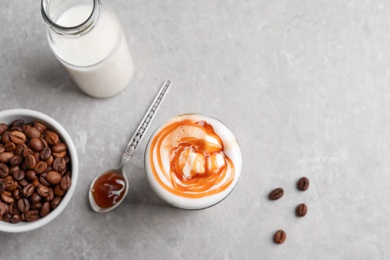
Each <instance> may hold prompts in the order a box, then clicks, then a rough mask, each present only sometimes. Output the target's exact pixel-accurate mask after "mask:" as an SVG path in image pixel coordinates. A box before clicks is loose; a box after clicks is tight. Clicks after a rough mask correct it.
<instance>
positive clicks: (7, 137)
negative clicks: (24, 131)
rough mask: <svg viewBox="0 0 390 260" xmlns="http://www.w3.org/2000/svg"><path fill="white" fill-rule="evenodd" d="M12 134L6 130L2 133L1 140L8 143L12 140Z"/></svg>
mask: <svg viewBox="0 0 390 260" xmlns="http://www.w3.org/2000/svg"><path fill="white" fill-rule="evenodd" d="M10 135H11V131H5V132H4V133H3V134H2V135H1V141H2V142H3V144H6V143H8V142H11V138H10Z"/></svg>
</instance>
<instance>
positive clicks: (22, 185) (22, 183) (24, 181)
mask: <svg viewBox="0 0 390 260" xmlns="http://www.w3.org/2000/svg"><path fill="white" fill-rule="evenodd" d="M27 184H28V181H27V180H26V179H21V180H20V181H19V185H20V186H21V187H24V186H26V185H27Z"/></svg>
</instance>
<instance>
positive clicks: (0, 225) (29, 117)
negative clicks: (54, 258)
mask: <svg viewBox="0 0 390 260" xmlns="http://www.w3.org/2000/svg"><path fill="white" fill-rule="evenodd" d="M16 119H23V120H24V121H25V122H26V123H31V122H33V121H38V122H41V123H43V124H45V125H46V126H47V127H48V128H49V129H51V130H54V131H55V132H56V133H57V134H59V136H60V138H61V140H62V141H63V142H64V143H65V144H66V145H67V146H68V152H69V156H70V162H71V179H72V185H71V187H70V189H69V190H68V191H67V193H66V194H65V196H64V197H63V198H62V200H61V203H60V204H59V205H58V207H57V208H55V209H54V210H53V211H51V212H50V213H49V214H48V215H47V216H45V217H43V218H40V219H38V220H36V221H32V222H24V221H21V222H19V223H17V224H12V223H7V222H4V221H0V231H3V232H9V233H19V232H25V231H30V230H33V229H37V228H40V227H42V226H44V225H46V224H48V223H49V222H50V221H52V220H53V219H55V218H56V217H57V216H58V215H59V214H61V212H62V211H63V210H64V209H65V207H66V206H67V205H68V203H69V201H70V199H71V198H72V195H73V193H74V191H75V189H76V183H77V179H78V174H79V163H78V158H77V152H76V147H75V146H74V144H73V141H72V139H71V138H70V136H69V134H68V133H67V132H66V130H65V129H64V128H63V127H62V126H61V125H60V124H59V123H58V122H57V121H56V120H54V119H53V118H51V117H49V116H48V115H45V114H43V113H41V112H38V111H34V110H30V109H10V110H4V111H1V112H0V123H6V124H10V123H12V122H13V121H15V120H16Z"/></svg>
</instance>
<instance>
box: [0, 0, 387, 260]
mask: <svg viewBox="0 0 390 260" xmlns="http://www.w3.org/2000/svg"><path fill="white" fill-rule="evenodd" d="M106 3H110V5H111V6H112V7H113V8H114V9H115V10H116V11H117V13H118V16H119V18H120V20H121V22H122V25H123V27H124V32H125V35H126V38H127V40H128V43H129V46H130V50H131V52H132V55H133V59H134V64H135V71H134V77H133V79H132V80H131V82H130V84H129V86H128V87H127V89H126V90H125V91H124V92H122V93H120V94H119V95H117V96H115V97H113V98H110V99H93V98H90V97H88V96H86V95H84V94H83V93H81V92H80V91H79V90H78V89H77V88H76V87H75V86H74V85H73V83H72V82H71V81H70V80H69V78H68V76H67V75H66V73H65V71H64V69H63V68H62V67H61V66H60V64H59V63H58V62H57V61H56V60H55V58H54V56H53V55H52V53H51V52H50V50H49V48H48V45H47V42H46V36H45V24H44V22H43V20H42V18H41V15H40V10H39V8H40V7H39V1H37V0H23V1H9V0H0V24H1V28H0V79H1V83H0V109H1V110H4V109H9V108H20V107H21V108H31V109H35V110H39V111H41V112H44V113H47V114H48V115H50V116H52V117H54V118H56V119H57V120H58V121H59V122H60V123H61V124H62V125H63V126H65V128H66V129H67V130H68V132H69V133H70V135H71V136H72V138H73V139H74V141H75V143H76V146H77V150H78V154H79V159H80V179H79V183H78V187H77V189H76V192H75V194H74V197H73V199H72V201H71V203H70V204H69V205H68V207H67V208H66V210H65V211H64V212H63V214H61V215H60V216H59V217H58V218H57V219H55V220H54V221H53V222H51V223H50V224H49V225H47V226H45V227H43V228H41V229H39V230H35V231H31V232H28V233H22V234H6V233H2V234H0V258H1V259H6V258H14V259H16V258H17V259H53V258H58V259H105V258H111V259H389V258H390V249H389V246H388V245H389V242H390V200H389V197H390V189H389V184H390V160H389V158H390V112H389V111H390V88H389V82H390V70H389V62H390V51H389V48H390V47H389V46H390V33H389V32H390V11H389V10H390V4H389V2H388V1H385V0H382V1H339V0H318V1H308V0H296V1H286V0H284V1H265V0H248V1H217V0H199V1H141V0H131V1H126V0H112V1H108V0H106ZM164 79H171V80H172V81H173V82H174V85H173V88H172V89H171V91H170V93H169V95H168V97H167V99H166V100H165V102H164V104H163V105H162V107H161V110H160V111H159V115H158V117H157V118H156V120H155V121H154V122H153V124H152V126H151V129H152V130H153V129H155V128H156V127H157V126H158V125H159V124H161V123H162V122H164V121H165V120H167V119H169V118H170V117H172V116H174V115H177V114H181V113H185V112H200V113H206V114H210V115H213V116H216V117H217V118H219V119H221V120H222V121H223V122H225V123H226V124H227V125H228V126H229V127H230V128H231V129H232V130H233V132H234V133H235V134H236V136H237V138H238V140H239V142H240V145H241V148H242V153H243V163H244V168H243V172H242V176H241V180H240V182H239V184H238V186H237V187H236V189H235V190H234V192H233V193H232V194H231V195H230V196H229V198H228V199H227V200H225V201H223V202H222V203H221V204H219V205H217V206H215V207H212V208H210V209H206V210H202V211H194V212H189V211H182V210H178V209H173V208H171V207H169V206H167V205H166V204H165V203H164V202H162V201H161V200H160V199H159V198H158V197H156V195H155V194H154V193H153V191H152V190H151V189H150V187H149V186H148V184H147V182H146V179H145V175H144V171H143V162H142V158H143V151H144V147H145V144H146V140H144V141H143V143H142V144H141V148H140V150H138V153H137V156H136V158H135V161H134V164H133V165H131V166H129V167H128V168H127V171H128V176H129V179H130V181H131V183H132V185H131V187H130V191H129V194H128V196H127V198H126V200H125V202H124V204H123V205H121V207H120V208H118V209H116V210H115V211H113V212H111V213H109V214H104V215H100V214H96V213H94V212H92V211H91V209H90V207H89V205H88V203H87V190H88V186H89V184H90V181H91V180H92V179H93V177H94V176H95V174H96V173H97V172H100V171H102V170H105V169H107V168H110V167H113V166H114V165H115V164H116V163H117V162H118V160H119V158H120V154H121V152H122V150H123V148H124V145H125V144H126V142H127V139H128V138H129V137H130V136H131V134H132V132H133V131H134V130H135V128H136V125H137V123H138V121H139V120H140V119H141V118H142V115H143V113H144V111H145V110H146V109H147V106H148V104H149V102H150V101H151V100H152V99H153V96H154V93H155V92H156V91H157V89H158V87H159V86H160V84H161V82H162V81H163V80H164ZM149 135H150V133H149V134H148V135H147V136H146V139H147V138H148V136H149ZM303 175H305V176H307V177H309V178H310V180H311V187H310V189H309V190H308V191H306V192H304V193H301V192H298V191H297V190H296V189H295V183H296V181H297V179H298V178H299V177H301V176H303ZM278 186H281V187H284V188H285V196H284V197H283V198H282V199H281V200H279V201H276V202H270V201H268V200H267V194H268V192H269V191H270V190H271V189H273V188H276V187H278ZM301 202H305V203H306V204H307V205H308V208H309V211H308V215H307V216H306V217H305V218H302V219H298V218H296V217H295V216H294V208H295V206H296V205H298V204H299V203H301ZM279 228H282V229H284V230H285V231H286V232H287V240H286V242H285V244H283V245H274V244H273V243H272V235H273V233H274V232H275V231H276V230H277V229H279Z"/></svg>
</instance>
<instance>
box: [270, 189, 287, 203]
mask: <svg viewBox="0 0 390 260" xmlns="http://www.w3.org/2000/svg"><path fill="white" fill-rule="evenodd" d="M283 194H284V191H283V189H282V188H276V189H274V190H272V191H271V192H270V194H269V195H268V197H269V199H271V200H277V199H280V198H281V197H282V196H283Z"/></svg>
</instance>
